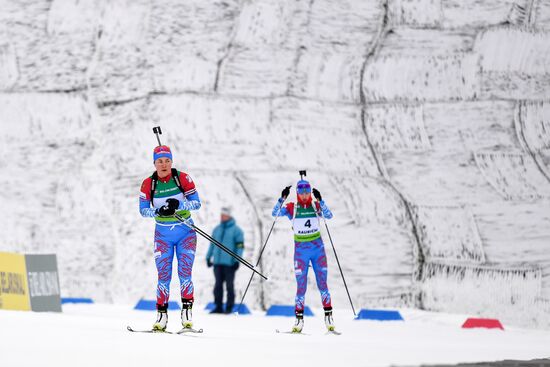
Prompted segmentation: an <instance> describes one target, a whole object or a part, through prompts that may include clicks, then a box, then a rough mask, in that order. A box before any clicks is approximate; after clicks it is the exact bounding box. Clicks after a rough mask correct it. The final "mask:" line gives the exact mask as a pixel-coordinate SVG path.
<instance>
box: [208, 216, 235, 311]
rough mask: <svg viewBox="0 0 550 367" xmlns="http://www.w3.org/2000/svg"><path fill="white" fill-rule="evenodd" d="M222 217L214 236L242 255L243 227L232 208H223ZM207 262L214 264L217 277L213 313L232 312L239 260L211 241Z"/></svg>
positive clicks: (210, 264)
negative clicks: (225, 292) (232, 214)
mask: <svg viewBox="0 0 550 367" xmlns="http://www.w3.org/2000/svg"><path fill="white" fill-rule="evenodd" d="M220 219H221V222H220V224H218V226H216V228H214V232H213V233H212V237H213V238H214V239H215V240H217V241H219V242H221V243H222V244H223V245H224V246H226V247H227V248H229V249H230V250H231V251H233V252H235V253H236V254H237V255H239V256H242V254H243V251H244V234H243V231H242V229H241V228H239V226H238V225H237V224H236V223H235V219H233V217H232V216H231V208H229V207H224V208H222V210H221V218H220ZM206 264H207V266H208V267H211V266H212V265H214V276H215V277H216V283H215V285H214V303H215V304H216V307H215V308H214V310H212V312H211V313H231V311H232V310H233V306H234V305H235V288H234V284H233V283H234V281H235V272H236V271H237V269H238V267H239V262H238V261H237V260H235V258H233V257H232V256H231V255H229V254H227V253H226V252H225V251H223V250H221V249H220V248H219V247H217V246H215V245H214V244H213V243H210V248H209V249H208V253H207V254H206ZM224 282H225V286H226V288H227V302H226V305H225V309H224V308H223V283H224Z"/></svg>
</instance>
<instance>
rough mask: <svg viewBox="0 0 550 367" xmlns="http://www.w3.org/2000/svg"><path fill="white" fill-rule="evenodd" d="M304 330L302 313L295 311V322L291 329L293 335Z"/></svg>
mask: <svg viewBox="0 0 550 367" xmlns="http://www.w3.org/2000/svg"><path fill="white" fill-rule="evenodd" d="M303 328H304V311H296V321H295V322H294V326H293V327H292V332H293V333H301V332H302V329H303Z"/></svg>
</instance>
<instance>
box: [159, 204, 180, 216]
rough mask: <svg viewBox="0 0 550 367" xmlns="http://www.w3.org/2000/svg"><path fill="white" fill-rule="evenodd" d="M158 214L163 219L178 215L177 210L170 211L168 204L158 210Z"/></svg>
mask: <svg viewBox="0 0 550 367" xmlns="http://www.w3.org/2000/svg"><path fill="white" fill-rule="evenodd" d="M156 212H157V214H158V215H160V216H161V217H170V216H172V215H174V214H175V213H176V209H170V207H169V206H168V204H166V205H163V206H161V207H160V208H158V209H157V210H156Z"/></svg>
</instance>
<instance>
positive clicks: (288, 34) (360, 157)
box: [0, 0, 550, 328]
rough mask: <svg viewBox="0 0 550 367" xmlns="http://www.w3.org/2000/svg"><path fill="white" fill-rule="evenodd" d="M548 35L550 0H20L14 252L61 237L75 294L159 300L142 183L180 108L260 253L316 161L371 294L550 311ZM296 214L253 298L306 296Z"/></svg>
mask: <svg viewBox="0 0 550 367" xmlns="http://www.w3.org/2000/svg"><path fill="white" fill-rule="evenodd" d="M549 45H550V5H548V4H547V2H546V1H542V0H506V1H502V0H498V1H497V0H485V1H481V0H468V1H455V0H414V1H404V0H385V1H383V0H376V1H375V0H367V1H351V0H346V1H341V0H340V1H335V0H313V1H311V0H307V1H306V0H298V1H296V0H283V1H280V0H241V1H237V0H225V1H220V0H215V1H209V2H204V1H199V0H192V1H185V2H182V1H171V0H167V1H162V2H153V1H150V0H138V1H135V0H134V1H129V0H125V1H116V2H111V1H107V0H97V1H88V2H82V1H77V0H53V1H52V0H32V1H31V0H25V1H21V0H17V1H16V0H0V111H1V113H0V127H1V131H2V133H1V134H0V153H1V154H0V156H1V157H2V158H1V159H0V170H1V173H2V174H1V176H0V182H1V184H2V186H3V187H4V188H5V189H4V190H2V192H0V198H1V201H2V203H3V204H4V205H3V208H4V210H2V211H1V214H0V215H1V218H0V219H1V220H0V233H1V235H0V250H1V251H20V252H38V253H40V252H43V253H51V252H54V253H57V254H58V259H59V265H60V276H61V282H62V293H63V295H64V296H66V297H69V296H75V297H76V296H83V295H90V296H92V297H94V298H96V299H97V300H98V301H105V302H128V303H133V302H135V301H136V300H137V299H139V298H141V297H146V298H153V297H154V287H155V282H156V279H155V276H156V275H155V269H154V265H153V260H152V241H151V239H152V230H153V224H152V223H151V221H147V220H145V219H143V218H141V217H140V215H139V213H138V211H137V198H138V191H139V187H140V184H141V181H142V180H143V179H144V178H145V177H146V176H147V175H148V174H150V173H151V171H152V169H153V166H152V162H151V160H152V158H151V156H152V154H151V151H152V148H153V147H154V146H155V145H156V139H155V138H154V136H153V134H152V133H151V127H152V126H156V125H161V126H162V128H163V131H164V132H165V134H164V135H163V142H164V143H166V144H168V145H170V146H171V147H172V149H173V151H174V158H175V166H176V167H178V168H180V169H183V170H185V171H187V172H188V173H190V174H191V176H192V177H193V178H194V179H195V181H196V183H197V187H198V190H199V193H200V195H201V198H202V200H203V208H202V209H201V210H200V211H199V212H198V213H197V214H196V215H195V218H196V223H197V224H198V225H199V226H201V227H202V228H204V229H206V230H207V231H210V230H212V228H213V227H214V226H215V225H216V223H217V221H218V215H219V209H220V207H221V206H223V205H228V204H230V205H232V206H233V208H234V209H235V217H236V219H237V221H238V223H239V224H240V225H241V226H242V227H243V229H244V231H245V236H246V252H245V257H246V258H247V259H248V260H249V261H251V262H253V263H255V262H256V261H257V257H258V253H259V249H260V247H261V245H262V244H263V242H264V240H265V236H266V235H267V232H268V231H269V228H270V227H271V224H272V221H273V219H272V218H271V216H270V212H271V208H272V206H273V204H274V203H275V200H276V198H277V196H278V195H279V193H280V191H281V189H282V188H283V187H284V186H285V185H288V184H293V183H295V181H296V179H297V178H298V175H297V171H298V170H299V169H308V173H309V174H308V177H309V178H310V180H311V181H312V183H313V184H314V186H315V187H318V188H319V190H320V191H321V192H322V193H323V196H324V198H325V199H326V201H327V203H328V205H329V206H330V207H331V209H332V210H333V212H334V214H335V217H334V219H333V220H331V221H329V222H328V224H329V228H330V232H331V235H332V237H333V239H334V241H335V245H336V248H337V250H338V256H339V258H340V261H341V263H342V265H343V270H344V273H345V275H346V279H347V282H348V285H349V286H350V291H351V294H352V297H353V299H354V302H355V304H356V307H364V306H381V305H382V306H383V305H388V306H392V305H393V306H395V305H405V306H412V307H422V308H426V309H431V310H447V311H455V312H462V313H472V314H479V315H486V316H493V317H502V318H503V319H505V320H507V321H508V322H511V323H515V324H518V325H524V326H530V327H532V326H535V327H545V328H548V327H550V324H549V323H548V320H550V317H549V316H550V306H549V304H548V300H549V299H550V251H549V250H550V214H549V213H550V197H549V196H550V173H549V172H550V169H549V165H550V134H549V133H548V131H549V129H550V107H549V106H550V102H549V98H550V96H549V93H550V69H549V66H548V65H550V47H549ZM290 231H291V229H290V224H289V222H288V221H287V220H286V219H284V218H281V219H279V220H278V222H277V224H276V226H275V230H274V233H273V234H272V237H271V239H270V243H269V245H268V247H267V249H266V252H265V254H264V257H263V259H262V262H261V265H260V266H261V269H262V270H263V271H264V272H265V273H266V274H267V275H268V277H269V278H270V281H268V282H260V281H259V280H258V279H256V280H255V281H254V282H253V283H252V284H253V286H252V292H251V293H250V294H249V296H247V297H249V298H248V302H247V303H248V304H249V305H251V306H253V307H255V308H262V307H267V306H269V305H270V304H273V303H292V302H293V297H294V291H295V284H294V275H293V269H292V256H293V253H292V242H291V234H290ZM323 231H324V238H325V239H326V241H325V242H326V245H327V255H328V257H329V264H330V265H329V266H330V271H329V286H330V288H331V292H332V296H333V299H334V305H335V306H336V307H337V308H345V307H347V304H348V301H347V296H346V294H345V290H344V288H343V286H342V282H341V279H340V277H339V273H338V269H337V267H336V263H335V259H334V257H333V254H332V249H331V248H330V246H329V243H328V238H327V234H326V233H325V232H326V230H325V229H324V228H323ZM207 248H208V243H207V242H206V241H204V240H199V246H198V250H197V257H196V262H195V267H194V280H195V287H196V299H197V302H199V303H206V302H208V301H210V300H211V297H212V296H211V288H212V285H213V277H212V274H211V270H210V269H208V268H206V266H205V265H204V256H205V253H206V251H207ZM248 277H249V273H248V271H247V270H245V269H241V270H240V271H239V272H238V276H237V290H238V291H237V296H238V297H239V295H240V292H242V291H243V290H244V287H245V286H246V283H247V281H248ZM310 281H311V283H310V284H311V286H310V292H308V303H309V304H310V305H311V306H318V295H317V294H316V290H315V286H314V285H313V284H314V283H315V282H314V279H313V278H312V277H311V279H310ZM174 283H177V280H175V281H174V282H173V286H174V287H173V292H174V294H177V284H174ZM499 289H501V290H502V292H500V293H499V292H498V291H497V292H495V290H499ZM473 299H475V300H476V301H475V302H473V301H472V300H473Z"/></svg>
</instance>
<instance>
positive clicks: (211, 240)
mask: <svg viewBox="0 0 550 367" xmlns="http://www.w3.org/2000/svg"><path fill="white" fill-rule="evenodd" d="M174 217H175V218H176V219H177V220H179V221H180V222H182V223H183V224H185V225H186V226H187V227H189V228H191V229H194V230H195V231H196V232H197V233H198V234H200V235H201V236H203V237H204V238H206V239H207V240H208V241H210V242H212V243H213V244H214V245H216V246H218V247H219V248H220V249H221V250H223V251H225V252H226V253H228V254H229V255H231V256H233V257H234V258H235V259H236V260H237V261H238V262H240V263H241V264H243V265H244V266H246V267H247V268H249V269H250V270H252V271H253V272H254V273H256V274H258V275H259V276H261V277H262V278H264V279H265V280H267V277H266V276H265V275H263V274H262V273H260V272H259V271H257V270H256V269H255V268H254V266H252V264H250V263H249V262H248V261H246V260H245V259H243V258H242V257H240V256H239V255H237V254H236V253H234V252H233V251H231V250H230V249H228V248H227V247H225V246H224V245H223V244H222V243H220V242H219V241H217V240H216V239H214V238H212V237H211V236H210V235H209V234H208V233H206V232H204V231H203V230H202V229H200V228H199V227H197V226H196V225H194V224H191V223H189V222H188V221H187V220H186V219H184V218H182V217H181V216H180V215H179V214H177V213H176V214H174Z"/></svg>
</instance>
